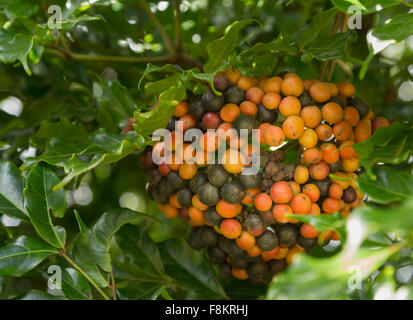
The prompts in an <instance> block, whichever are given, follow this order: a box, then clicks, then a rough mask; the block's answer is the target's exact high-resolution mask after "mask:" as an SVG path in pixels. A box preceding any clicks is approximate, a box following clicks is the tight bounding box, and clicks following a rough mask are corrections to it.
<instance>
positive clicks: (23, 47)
mask: <svg viewBox="0 0 413 320" xmlns="http://www.w3.org/2000/svg"><path fill="white" fill-rule="evenodd" d="M32 48H33V37H32V35H29V34H21V33H17V34H14V33H12V32H10V31H7V30H4V29H1V30H0V61H2V62H4V63H13V62H15V61H20V62H21V64H22V65H23V67H24V70H25V71H26V73H27V74H28V75H31V74H32V72H31V71H30V68H29V64H28V62H27V57H28V55H29V53H30V51H31V50H32Z"/></svg>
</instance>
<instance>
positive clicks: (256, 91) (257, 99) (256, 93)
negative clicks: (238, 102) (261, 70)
mask: <svg viewBox="0 0 413 320" xmlns="http://www.w3.org/2000/svg"><path fill="white" fill-rule="evenodd" d="M263 97H264V91H263V90H262V89H261V88H259V87H251V88H249V89H248V90H247V92H246V93H245V98H246V99H247V100H249V101H251V102H253V103H255V104H256V105H259V104H260V103H261V102H262V98H263Z"/></svg>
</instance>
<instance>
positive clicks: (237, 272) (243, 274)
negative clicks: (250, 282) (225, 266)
mask: <svg viewBox="0 0 413 320" xmlns="http://www.w3.org/2000/svg"><path fill="white" fill-rule="evenodd" d="M232 275H233V276H234V278H237V279H238V280H247V279H248V273H247V270H245V269H237V268H232Z"/></svg>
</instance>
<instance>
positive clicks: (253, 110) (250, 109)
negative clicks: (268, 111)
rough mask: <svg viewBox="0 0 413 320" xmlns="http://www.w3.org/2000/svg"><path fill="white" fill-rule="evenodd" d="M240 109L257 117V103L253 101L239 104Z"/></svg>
mask: <svg viewBox="0 0 413 320" xmlns="http://www.w3.org/2000/svg"><path fill="white" fill-rule="evenodd" d="M239 110H240V112H241V113H243V114H248V115H250V116H252V117H255V115H256V114H257V112H258V108H257V105H256V104H255V103H253V102H251V101H243V102H241V104H240V105H239Z"/></svg>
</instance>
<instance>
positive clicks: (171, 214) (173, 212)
mask: <svg viewBox="0 0 413 320" xmlns="http://www.w3.org/2000/svg"><path fill="white" fill-rule="evenodd" d="M162 212H163V213H164V215H165V217H167V218H169V219H172V218H175V217H176V216H177V215H178V209H177V208H174V207H172V206H171V205H170V204H164V205H163V206H162Z"/></svg>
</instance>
